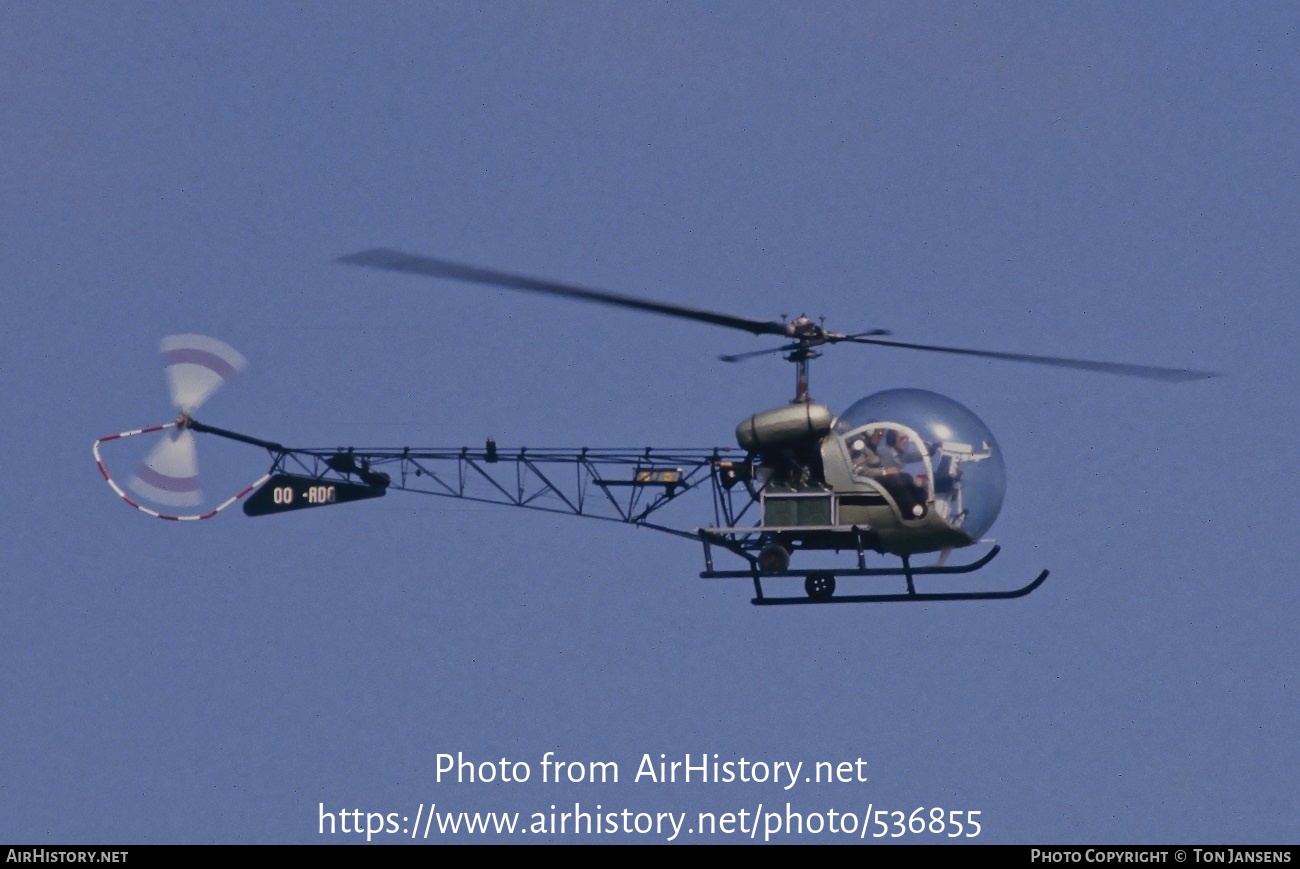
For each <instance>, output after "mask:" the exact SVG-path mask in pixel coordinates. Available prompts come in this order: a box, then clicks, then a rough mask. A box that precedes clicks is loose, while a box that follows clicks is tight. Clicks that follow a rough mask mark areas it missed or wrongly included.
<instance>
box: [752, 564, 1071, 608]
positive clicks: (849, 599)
mask: <svg viewBox="0 0 1300 869" xmlns="http://www.w3.org/2000/svg"><path fill="white" fill-rule="evenodd" d="M1047 574H1048V571H1046V570H1044V571H1043V572H1042V573H1040V574H1038V577H1037V578H1036V579H1035V580H1034V581H1033V582H1031V583H1029V585H1026V586H1024V587H1023V588H1017V589H1012V590H1011V591H958V592H915V591H914V592H903V593H901V594H845V595H840V596H838V597H827V598H820V599H818V598H811V597H763V596H762V595H761V594H760V596H758V597H755V598H752V599H751V600H750V603H752V604H754V605H755V606H790V605H793V604H802V603H902V602H903V601H914V602H925V601H943V600H1011V599H1013V598H1017V597H1024V596H1025V595H1027V594H1029V593H1030V592H1031V591H1033V590H1034V589H1036V588H1038V587H1039V586H1040V585H1042V584H1043V582H1044V581H1046V580H1047ZM758 590H759V591H760V592H761V591H762V588H759V589H758Z"/></svg>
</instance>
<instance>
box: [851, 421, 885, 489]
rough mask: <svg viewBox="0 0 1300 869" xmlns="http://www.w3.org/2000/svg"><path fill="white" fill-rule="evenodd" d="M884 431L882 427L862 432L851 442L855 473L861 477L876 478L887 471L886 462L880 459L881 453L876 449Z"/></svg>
mask: <svg viewBox="0 0 1300 869" xmlns="http://www.w3.org/2000/svg"><path fill="white" fill-rule="evenodd" d="M883 434H884V432H882V431H881V430H880V429H878V428H877V429H872V430H871V431H869V432H867V433H866V434H860V435H858V436H857V437H855V438H854V439H853V440H852V442H850V443H849V456H850V458H851V459H852V461H853V473H854V474H856V475H858V476H860V477H870V478H872V479H875V478H876V477H879V476H881V475H882V474H884V473H885V467H884V463H883V462H882V461H881V460H880V454H879V453H878V452H876V450H877V449H878V448H879V447H880V440H881V437H882V436H883Z"/></svg>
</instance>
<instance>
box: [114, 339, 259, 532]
mask: <svg viewBox="0 0 1300 869" xmlns="http://www.w3.org/2000/svg"><path fill="white" fill-rule="evenodd" d="M161 350H162V354H163V360H164V362H165V364H166V368H165V373H166V376H167V386H168V389H169V391H170V393H171V400H172V404H173V405H174V406H175V407H176V409H177V410H178V411H180V415H179V416H178V417H177V419H176V420H175V421H174V422H169V423H166V424H164V425H155V426H149V427H148V428H143V429H137V430H136V431H129V432H122V433H121V434H115V435H109V436H107V437H103V438H100V439H99V440H97V441H95V445H94V454H95V461H96V462H98V464H99V470H100V473H102V474H103V475H104V479H105V480H107V481H108V484H109V486H111V487H112V488H113V491H115V492H117V494H118V495H119V496H121V497H122V499H123V500H125V501H126V502H127V503H128V504H130V505H131V506H133V507H135V508H137V509H139V510H142V511H144V512H145V513H148V514H150V515H151V516H157V517H158V518H160V519H173V520H187V519H207V518H209V517H211V516H215V515H216V514H217V513H219V512H221V511H222V510H224V509H225V508H226V507H228V506H230V505H231V504H232V503H234V502H235V501H237V500H239V499H240V498H242V497H243V496H244V495H246V494H247V493H248V492H250V491H251V490H252V489H254V488H256V487H257V486H259V485H261V484H262V482H264V481H265V480H266V479H267V477H265V476H264V477H262V479H260V480H258V481H257V482H256V483H254V484H253V485H252V486H249V487H248V488H246V489H244V490H243V491H242V492H240V493H239V494H237V495H235V496H233V497H232V498H230V499H228V500H226V501H225V502H223V503H222V504H221V505H220V506H218V507H216V508H215V509H213V510H210V511H208V512H206V513H202V514H196V515H186V516H176V515H168V514H164V513H160V512H158V511H156V510H152V509H150V508H148V507H146V506H143V505H142V504H140V503H139V502H137V501H136V500H135V499H134V498H132V497H131V496H130V495H128V494H127V493H126V492H124V491H122V489H121V487H119V486H118V485H117V483H116V482H114V480H113V478H112V477H111V476H109V473H108V470H107V468H105V466H104V462H103V460H102V459H101V458H100V455H99V445H100V444H101V443H104V442H106V441H110V440H116V439H118V438H124V437H133V436H135V435H141V434H148V433H150V432H162V433H163V436H162V438H161V440H159V442H158V444H157V445H156V446H155V447H154V448H153V449H152V450H150V452H149V455H148V456H147V457H146V458H145V460H144V463H143V464H142V465H141V466H140V468H139V469H138V470H137V471H136V472H135V475H134V476H133V477H132V478H131V479H130V481H129V482H128V483H127V486H128V487H129V488H130V489H131V490H132V491H133V492H135V493H136V494H137V495H138V496H139V497H140V498H141V499H143V500H145V501H148V502H151V503H154V504H159V505H165V506H168V507H197V506H199V505H200V504H202V503H203V493H202V490H201V489H200V488H199V461H198V451H197V449H196V447H195V441H194V433H193V431H191V429H190V425H191V419H190V415H191V414H192V413H193V412H194V411H195V410H197V409H198V408H199V407H201V406H202V405H203V403H204V402H206V401H207V400H208V399H209V398H211V397H212V394H213V393H214V392H216V391H217V390H218V389H220V388H221V386H222V385H223V384H224V383H225V382H226V381H227V380H229V379H230V378H232V377H234V376H235V375H236V374H238V373H239V372H240V371H242V370H243V369H244V368H245V367H246V366H247V364H248V362H247V360H245V359H244V357H243V355H242V354H240V353H239V351H237V350H235V349H234V348H233V347H231V346H230V345H229V344H226V343H225V342H223V341H218V340H217V339H216V338H209V337H208V336H206V335H171V336H168V337H166V338H164V339H162V343H161Z"/></svg>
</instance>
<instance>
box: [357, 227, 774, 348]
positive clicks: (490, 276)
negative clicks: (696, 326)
mask: <svg viewBox="0 0 1300 869" xmlns="http://www.w3.org/2000/svg"><path fill="white" fill-rule="evenodd" d="M338 262H341V263H347V264H348V265H354V266H365V267H367V268H372V269H385V270H387V271H390V272H405V273H407V274H412V275H424V276H426V277H431V278H445V279H447V280H452V281H464V282H466V283H470V284H483V285H484V286H489V287H501V288H503V289H507V290H524V291H526V292H531V293H547V294H549V295H552V296H564V297H566V298H570V299H581V300H582V301H584V302H596V303H598V304H602V305H614V306H616V307H620V308H634V309H636V310H639V311H649V312H650V313H652V314H662V315H664V316H667V317H679V318H681V319H684V320H697V321H699V322H701V323H712V324H713V325H715V326H726V327H728V328H730V329H740V330H742V331H745V332H750V333H752V334H754V335H782V336H784V335H788V334H789V332H788V331H787V328H786V326H785V324H784V323H777V322H775V321H771V320H750V319H748V318H746V317H733V316H730V315H729V314H718V313H714V312H713V311H701V310H699V309H697V308H687V307H685V306H682V305H670V304H667V303H666V302H654V301H650V300H649V299H639V298H636V297H635V296H623V295H619V294H617V293H609V292H606V291H604V290H593V289H588V288H586V287H579V286H574V285H573V284H562V283H558V282H556V281H549V280H545V279H542V278H534V277H529V276H527V275H516V274H511V273H509V272H498V271H494V270H492V269H484V268H479V267H478V266H471V265H466V264H464V263H456V262H450V261H448V260H441V259H434V258H432V257H427V256H420V255H418V254H411V253H404V252H403V251H400V250H392V249H390V248H383V247H379V248H375V249H373V250H364V251H361V252H359V253H353V254H348V255H347V256H341V257H339V258H338Z"/></svg>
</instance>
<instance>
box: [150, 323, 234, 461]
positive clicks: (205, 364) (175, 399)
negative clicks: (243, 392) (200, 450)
mask: <svg viewBox="0 0 1300 869" xmlns="http://www.w3.org/2000/svg"><path fill="white" fill-rule="evenodd" d="M161 349H162V354H163V361H164V362H165V363H166V366H167V368H166V372H167V385H168V387H169V388H170V389H171V397H172V404H174V405H175V406H176V407H177V409H179V410H180V411H181V413H184V414H190V413H193V412H194V411H195V410H196V409H198V408H199V407H200V406H201V405H202V404H203V402H205V401H207V400H208V399H209V398H210V397H211V396H212V393H214V392H216V391H217V389H218V388H220V386H221V384H223V383H225V382H226V381H227V380H229V379H230V378H232V377H234V376H235V374H236V373H238V372H239V371H242V370H243V369H244V367H245V366H246V365H247V364H248V361H247V360H246V359H244V357H243V355H242V354H241V353H240V352H239V351H238V350H236V349H235V348H233V347H231V346H230V345H229V344H227V343H225V342H224V341H218V340H217V339H216V338H209V337H208V336H206V335H169V336H168V337H166V338H164V339H162V345H161ZM186 434H188V432H186ZM178 440H179V439H178ZM192 448H193V445H192V443H191V447H190V449H192ZM160 449H161V448H160ZM155 452H157V451H155ZM151 458H152V457H151Z"/></svg>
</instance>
